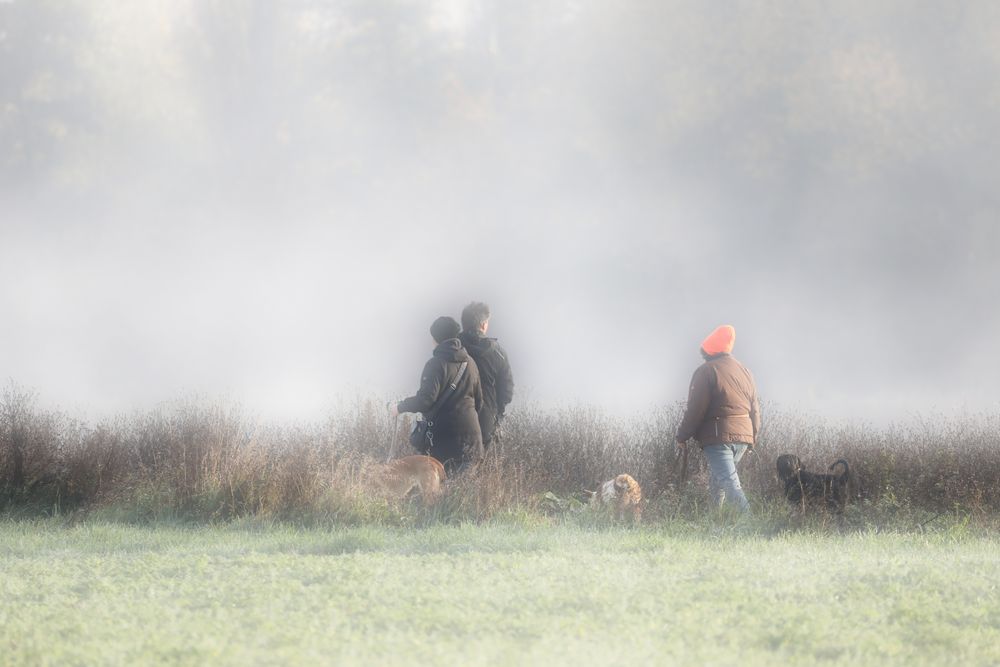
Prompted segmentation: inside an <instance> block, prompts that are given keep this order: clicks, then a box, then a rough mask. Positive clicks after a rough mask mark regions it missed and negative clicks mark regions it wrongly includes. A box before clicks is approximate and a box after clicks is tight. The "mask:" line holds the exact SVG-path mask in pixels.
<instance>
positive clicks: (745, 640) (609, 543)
mask: <svg viewBox="0 0 1000 667" xmlns="http://www.w3.org/2000/svg"><path fill="white" fill-rule="evenodd" d="M998 546H1000V541H998V540H997V539H996V538H995V537H992V536H990V535H988V534H985V535H984V534H972V533H971V532H969V531H963V530H951V531H949V530H942V531H941V532H938V533H936V534H931V535H919V534H912V533H911V534H892V533H888V534H885V533H870V532H869V533H854V534H843V535H842V534H836V533H831V534H824V533H821V532H805V531H803V532H774V531H771V533H770V534H769V533H768V532H767V531H763V530H760V529H756V528H753V527H748V526H731V525H730V526H725V525H723V526H712V525H710V524H708V523H706V524H705V525H703V526H698V525H691V524H687V525H684V526H676V527H672V526H668V527H659V528H643V529H629V528H619V527H611V526H608V527H592V528H587V527H579V526H571V525H556V526H539V527H537V528H532V527H525V526H523V525H511V526H508V525H460V526H448V525H435V526H429V527H424V528H412V529H399V528H394V529H392V528H375V527H372V528H345V529H318V528H314V529H304V528H293V527H288V526H259V525H252V524H244V525H230V526H225V527H177V526H157V527H134V526H123V525H115V524H105V523H97V522H95V523H83V524H81V525H78V526H76V527H72V528H67V527H64V526H63V525H62V524H60V523H58V522H55V521H46V522H13V521H6V522H0V663H2V664H4V665H38V664H42V665H44V664H49V665H96V664H143V663H145V664H150V663H167V664H223V665H226V664H228V665H237V664H239V665H246V664H293V663H294V664H309V663H320V664H337V665H343V664H414V665H415V664H421V665H424V664H456V665H458V664H461V665H475V664H490V665H493V664H507V665H520V664H546V665H556V664H562V665H581V664H586V665H641V664H713V665H727V664H731V665H756V664H761V665H763V664H813V663H816V662H823V663H830V664H879V665H891V664H899V665H904V664H905V665H913V664H945V663H952V664H963V665H966V664H998V663H1000V590H998V585H1000V549H998Z"/></svg>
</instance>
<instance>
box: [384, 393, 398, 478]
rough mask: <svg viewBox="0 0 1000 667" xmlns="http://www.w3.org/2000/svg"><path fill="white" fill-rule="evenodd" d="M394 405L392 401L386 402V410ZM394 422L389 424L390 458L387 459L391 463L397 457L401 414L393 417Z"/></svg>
mask: <svg viewBox="0 0 1000 667" xmlns="http://www.w3.org/2000/svg"><path fill="white" fill-rule="evenodd" d="M391 407H392V403H391V402H390V403H386V410H388V409H389V408H391ZM391 419H392V423H391V424H389V458H387V459H386V460H385V462H386V463H389V462H390V461H392V460H393V459H394V458H396V443H398V442H399V415H398V414H397V415H396V416H395V417H392V418H391Z"/></svg>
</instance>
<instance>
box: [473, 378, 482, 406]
mask: <svg viewBox="0 0 1000 667" xmlns="http://www.w3.org/2000/svg"><path fill="white" fill-rule="evenodd" d="M472 398H474V399H475V401H476V412H479V411H480V410H482V409H483V383H482V380H481V379H480V377H479V373H476V382H475V383H474V384H473V385H472Z"/></svg>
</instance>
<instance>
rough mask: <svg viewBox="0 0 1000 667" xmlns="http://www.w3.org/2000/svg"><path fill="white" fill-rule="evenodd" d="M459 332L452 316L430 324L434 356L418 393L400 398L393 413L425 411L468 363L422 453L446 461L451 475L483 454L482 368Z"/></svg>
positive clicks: (444, 405) (426, 367) (437, 415)
mask: <svg viewBox="0 0 1000 667" xmlns="http://www.w3.org/2000/svg"><path fill="white" fill-rule="evenodd" d="M458 334H459V327H458V322H456V321H455V320H454V319H453V318H451V317H439V318H438V319H436V320H434V324H432V325H431V337H432V338H433V339H434V345H435V347H434V355H433V356H432V357H431V358H430V361H428V362H427V363H426V364H425V365H424V372H423V374H422V375H421V376H420V389H419V390H417V393H416V395H414V396H410V397H409V398H406V399H404V400H402V401H400V402H399V404H398V405H396V406H394V407H393V409H392V413H393V415H396V414H399V413H400V412H420V413H424V414H426V413H427V412H428V411H430V410H431V408H432V407H433V406H434V404H435V403H437V401H438V398H439V397H440V396H441V395H442V393H443V392H445V391H446V390H447V389H448V386H449V385H450V384H451V383H453V382H455V379H456V378H457V377H458V373H459V369H460V368H461V365H462V364H463V363H466V364H467V366H466V368H465V373H463V375H462V377H461V378H460V379H459V380H458V383H457V385H456V388H455V391H454V392H453V393H452V394H451V396H449V397H448V398H447V400H445V402H444V403H443V405H442V406H441V407H440V408H439V409H438V412H437V414H436V415H435V416H434V427H433V429H432V433H433V435H434V438H433V446H432V447H431V449H430V450H429V451H426V452H421V453H423V454H427V455H428V456H433V457H434V458H436V459H437V460H438V461H440V462H441V463H443V464H444V466H445V468H446V469H447V470H448V473H449V474H451V473H452V472H453V471H455V470H456V469H458V468H460V467H462V466H463V465H465V464H468V463H474V462H476V461H478V460H479V459H480V458H481V457H482V453H483V438H482V434H481V433H480V430H479V418H478V415H477V412H478V411H479V410H480V409H482V407H483V390H482V385H481V384H480V382H479V369H478V368H476V363H475V362H474V361H473V360H472V358H471V357H470V356H469V354H468V352H466V351H465V349H464V348H463V347H462V343H461V341H459V340H458Z"/></svg>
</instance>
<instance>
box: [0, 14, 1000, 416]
mask: <svg viewBox="0 0 1000 667" xmlns="http://www.w3.org/2000/svg"><path fill="white" fill-rule="evenodd" d="M998 214H1000V5H998V4H997V3H993V2H989V1H982V2H956V3H912V2H905V1H902V0H900V1H896V0H883V1H881V2H874V3H873V2H868V1H865V2H861V1H845V2H838V3H828V2H800V1H794V2H792V1H788V2H729V3H705V2H701V1H700V0H690V1H671V2H664V1H663V0H622V1H616V2H603V1H596V0H595V1H592V2H591V1H587V0H581V1H577V2H571V1H562V0H530V1H529V0H480V1H475V0H468V1H463V0H438V1H435V2H432V1H415V0H414V1H407V2H403V1H389V0H387V1H374V0H357V1H355V2H319V1H310V0H296V1H290V2H281V3H278V2H267V1H265V0H230V1H227V2H213V1H209V0H188V1H181V0H144V1H135V2H120V1H117V0H86V1H83V0H77V1H69V0H67V1H56V0H0V378H2V379H4V381H10V380H12V381H14V382H17V383H18V384H20V385H22V386H26V387H31V388H34V389H36V390H37V391H38V392H39V394H40V395H41V396H42V397H43V398H44V399H45V400H46V401H47V402H49V403H53V404H57V405H60V406H62V407H64V408H67V409H72V410H75V411H80V412H82V413H86V414H110V413H114V412H117V411H121V410H130V409H133V408H144V407H149V406H153V405H156V404H158V403H159V402H162V401H164V400H169V399H173V398H178V397H185V396H191V395H198V396H208V397H229V398H233V399H235V400H240V401H243V402H245V403H246V404H248V405H249V406H251V407H253V409H255V410H259V411H260V412H261V413H262V414H265V415H277V416H281V417H293V418H303V417H304V418H311V417H314V416H320V415H323V414H324V413H326V412H327V411H328V410H329V409H330V408H331V407H332V406H333V405H334V404H335V403H336V401H337V400H338V398H341V397H347V398H348V399H350V398H351V397H353V396H355V395H358V394H363V395H378V396H386V397H388V396H397V397H402V396H404V395H406V394H407V393H412V391H414V390H415V389H416V387H417V384H418V380H419V375H420V369H421V368H422V365H423V363H424V361H425V360H426V358H427V356H428V355H429V353H430V349H431V340H430V336H429V333H428V327H429V325H430V323H431V321H432V320H433V319H434V318H435V317H437V316H438V315H442V314H451V315H453V316H455V317H458V315H459V313H460V311H461V308H462V306H464V305H465V304H466V303H468V302H469V301H471V300H483V301H486V302H488V303H489V304H490V305H491V307H492V309H493V320H492V325H491V326H492V328H491V334H492V335H495V336H497V337H499V339H500V340H501V343H502V344H504V345H505V347H506V348H507V350H508V352H509V355H510V358H511V361H512V365H513V369H514V375H515V380H516V382H517V387H518V395H517V397H516V399H515V400H516V401H517V402H519V403H520V404H521V405H524V404H525V403H526V402H534V403H540V404H543V405H553V404H568V403H577V402H582V403H586V404H591V405H595V406H603V407H606V408H607V409H608V410H611V411H615V412H630V411H635V410H646V409H652V408H653V407H655V406H657V405H663V404H665V403H670V402H674V401H677V400H681V399H683V398H684V397H685V395H686V391H687V383H688V379H689V377H690V374H691V372H692V371H693V370H694V368H695V367H696V366H697V365H698V363H700V357H699V355H698V345H699V343H700V341H701V339H702V338H703V337H704V336H705V335H706V334H707V333H708V332H709V331H710V330H711V329H712V328H714V327H715V326H716V325H718V324H722V323H730V324H733V325H734V326H735V327H736V329H737V342H736V349H735V351H734V353H735V355H736V356H737V357H738V358H740V359H741V360H743V361H744V362H745V363H746V364H747V365H748V366H749V367H750V368H751V369H752V370H753V371H754V373H755V375H756V377H757V381H758V385H759V388H760V392H761V395H762V397H763V398H764V399H765V400H766V401H770V402H772V403H776V404H780V405H786V406H801V407H803V408H805V409H808V410H811V411H814V412H816V413H817V414H820V415H828V416H831V417H836V418H853V417H855V416H856V417H858V418H863V419H866V420H876V421H882V420H885V419H898V418H907V417H908V416H909V415H919V414H923V413H925V412H927V411H930V410H933V411H945V412H948V411H953V410H959V409H984V408H985V409H996V408H997V406H998V404H1000V350H998V345H997V341H998V338H1000V314H998V313H1000V309H998V305H997V304H998V303H1000V220H998ZM515 405H517V403H515Z"/></svg>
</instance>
